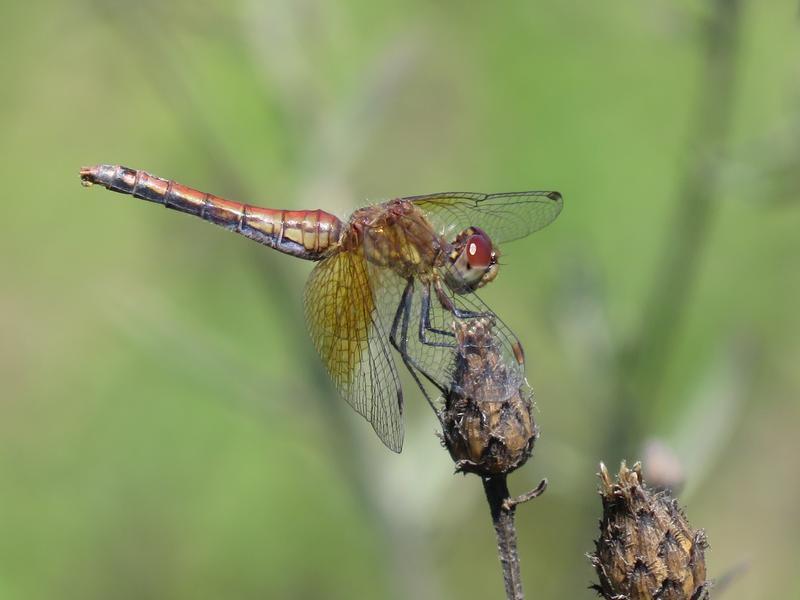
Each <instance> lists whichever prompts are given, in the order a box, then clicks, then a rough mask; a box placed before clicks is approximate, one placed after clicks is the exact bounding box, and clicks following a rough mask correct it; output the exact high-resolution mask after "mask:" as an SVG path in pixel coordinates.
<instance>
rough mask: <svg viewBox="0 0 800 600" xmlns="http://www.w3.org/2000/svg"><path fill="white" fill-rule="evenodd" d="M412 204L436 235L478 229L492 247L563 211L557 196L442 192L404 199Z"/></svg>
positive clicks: (543, 224)
mask: <svg viewBox="0 0 800 600" xmlns="http://www.w3.org/2000/svg"><path fill="white" fill-rule="evenodd" d="M404 199H405V200H409V201H411V202H413V203H414V204H416V205H417V206H418V207H419V208H420V209H421V210H422V211H423V212H424V213H425V215H426V216H427V218H428V220H429V221H430V222H431V224H432V225H433V226H434V228H435V229H436V230H437V232H438V233H440V234H442V235H444V236H445V237H446V238H447V239H452V238H454V237H455V236H456V235H457V234H458V233H459V232H460V231H462V230H464V229H466V228H467V227H480V228H481V229H483V230H484V231H485V232H486V233H487V234H488V235H489V237H490V238H491V240H492V241H493V242H494V243H496V244H499V243H502V242H509V241H511V240H516V239H519V238H522V237H525V236H526V235H529V234H531V233H533V232H534V231H538V230H539V229H542V228H543V227H546V226H547V225H549V224H550V223H552V222H553V221H554V220H555V218H556V217H557V216H558V214H559V213H560V212H561V208H562V207H563V204H564V202H563V199H562V198H561V194H559V193H558V192H544V191H531V192H511V193H506V194H479V193H472V192H443V193H440V194H429V195H426V196H411V197H409V198H404Z"/></svg>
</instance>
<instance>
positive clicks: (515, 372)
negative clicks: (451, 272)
mask: <svg viewBox="0 0 800 600" xmlns="http://www.w3.org/2000/svg"><path fill="white" fill-rule="evenodd" d="M451 300H452V301H453V302H454V303H455V304H456V306H457V307H458V308H459V309H460V310H462V311H469V313H470V314H472V315H478V316H473V317H462V318H460V319H457V320H456V327H459V328H462V327H467V328H469V327H470V326H472V325H473V324H475V323H478V322H481V324H485V330H486V331H488V332H489V333H490V337H489V338H488V339H486V338H484V339H483V340H482V341H483V343H485V347H480V348H477V347H469V346H460V347H458V348H457V350H456V351H457V353H458V362H457V364H461V361H462V360H463V359H464V358H465V357H467V356H469V355H470V354H473V353H477V354H478V355H480V356H482V357H483V358H484V359H485V358H487V357H491V360H484V361H483V364H484V370H483V371H482V372H470V371H467V372H468V373H469V374H470V377H480V378H481V380H480V381H479V382H475V381H471V382H469V385H467V386H466V387H468V388H470V389H473V390H479V396H480V397H476V398H475V399H476V400H479V401H504V400H507V399H508V398H510V397H511V396H513V395H514V394H516V393H517V391H518V390H519V389H520V387H522V386H523V385H524V384H525V356H524V352H523V349H522V345H521V344H520V342H519V339H517V336H516V335H514V333H513V332H512V331H511V329H510V328H509V327H508V325H506V324H505V323H504V322H503V320H502V319H500V317H498V316H497V315H496V314H495V313H494V312H492V311H491V309H489V307H488V306H487V305H486V304H485V303H484V302H483V300H481V299H480V297H478V295H477V294H474V293H471V294H463V295H458V294H456V295H453V296H452V297H451ZM441 310H443V311H444V309H441ZM462 372H463V370H462ZM461 376H462V373H458V374H456V375H455V376H454V377H453V383H454V384H456V385H461V386H464V384H465V383H466V382H464V381H459V379H460V377H461Z"/></svg>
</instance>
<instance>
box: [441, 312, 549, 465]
mask: <svg viewBox="0 0 800 600" xmlns="http://www.w3.org/2000/svg"><path fill="white" fill-rule="evenodd" d="M454 329H455V336H456V343H457V346H458V351H457V353H456V365H455V370H454V376H453V382H452V385H451V387H450V390H449V393H448V394H447V397H446V398H445V407H444V408H443V409H442V410H441V411H440V412H439V419H440V421H441V423H442V428H443V433H444V435H443V441H444V444H445V446H446V447H447V449H448V450H449V451H450V455H451V456H452V458H453V460H454V461H455V462H456V465H457V469H458V470H459V471H464V472H471V473H477V474H478V475H481V476H483V477H488V476H493V475H499V474H501V473H510V472H511V471H513V470H514V469H516V468H517V467H520V466H521V465H522V464H524V463H525V461H526V460H527V459H528V457H529V456H530V455H531V452H532V451H533V443H534V441H535V439H536V436H537V430H536V425H535V423H534V421H533V416H532V414H531V400H530V394H529V391H528V388H527V385H526V384H525V381H524V379H523V378H522V377H521V376H520V374H519V373H520V372H521V371H520V370H519V369H515V368H509V367H508V365H507V363H506V361H508V360H509V358H508V357H506V356H504V354H503V352H502V348H501V346H500V344H499V343H498V341H497V340H496V339H495V337H494V336H493V334H492V322H491V320H489V319H485V318H480V319H470V320H469V321H460V320H459V321H456V322H455V323H454ZM515 355H517V356H519V357H520V358H517V359H512V360H518V361H520V362H521V357H522V349H521V348H520V349H519V351H518V352H517V351H516V349H515ZM514 366H515V367H516V366H517V365H514Z"/></svg>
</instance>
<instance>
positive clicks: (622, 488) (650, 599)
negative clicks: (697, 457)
mask: <svg viewBox="0 0 800 600" xmlns="http://www.w3.org/2000/svg"><path fill="white" fill-rule="evenodd" d="M600 495H601V497H602V499H603V519H602V521H600V537H599V538H598V539H597V541H596V542H595V547H596V550H595V552H594V553H592V554H590V555H589V560H591V562H592V564H593V565H594V567H595V569H596V570H597V575H598V577H599V578H600V585H595V586H593V587H594V589H595V590H597V592H598V593H599V594H600V596H602V597H603V598H606V599H607V600H612V599H613V600H656V599H657V600H704V599H707V598H708V597H709V596H708V583H707V582H706V564H705V555H704V552H705V549H706V548H707V547H708V544H707V542H706V537H705V534H704V533H703V530H701V529H700V530H695V529H692V528H691V527H690V525H689V523H688V522H687V520H686V516H685V515H684V514H683V511H682V510H681V509H680V507H679V506H678V502H677V500H675V499H673V498H672V497H671V496H670V495H669V493H667V492H654V491H652V490H649V489H648V488H647V487H646V486H645V485H644V483H643V482H642V470H641V464H640V463H636V464H635V465H634V466H633V468H632V469H629V468H628V467H627V466H626V465H625V463H624V462H623V463H622V465H621V466H620V470H619V474H618V475H617V480H616V482H614V481H612V479H611V476H610V475H609V473H608V471H607V470H606V467H605V465H603V464H602V463H601V464H600Z"/></svg>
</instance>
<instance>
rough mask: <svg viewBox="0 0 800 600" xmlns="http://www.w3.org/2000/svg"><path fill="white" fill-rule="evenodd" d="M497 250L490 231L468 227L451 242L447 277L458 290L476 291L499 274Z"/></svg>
mask: <svg viewBox="0 0 800 600" xmlns="http://www.w3.org/2000/svg"><path fill="white" fill-rule="evenodd" d="M497 266H498V265H497V251H496V250H495V248H494V246H493V245H492V240H491V239H489V236H488V235H486V232H485V231H483V230H482V229H480V228H478V227H468V228H467V229H465V230H464V231H462V232H461V233H459V234H458V237H456V239H455V241H454V242H453V244H452V245H451V248H450V252H449V254H448V255H447V260H446V263H445V266H444V280H445V283H446V284H447V287H449V288H450V289H451V290H453V291H454V292H455V293H457V294H466V293H468V292H474V291H475V290H477V289H478V288H480V287H483V286H484V285H486V284H487V283H489V282H490V281H492V280H493V279H494V278H495V277H497Z"/></svg>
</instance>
